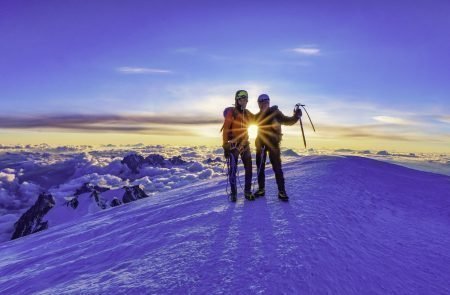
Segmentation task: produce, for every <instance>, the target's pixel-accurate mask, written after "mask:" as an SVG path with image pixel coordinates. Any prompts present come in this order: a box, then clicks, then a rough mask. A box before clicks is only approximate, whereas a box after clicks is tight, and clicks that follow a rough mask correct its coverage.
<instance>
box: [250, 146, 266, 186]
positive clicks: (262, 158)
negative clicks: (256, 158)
mask: <svg viewBox="0 0 450 295" xmlns="http://www.w3.org/2000/svg"><path fill="white" fill-rule="evenodd" d="M265 151H266V146H265V145H263V146H262V147H261V163H259V166H258V167H256V170H257V171H256V172H257V173H256V178H255V180H254V181H253V184H252V190H253V191H254V186H255V182H256V180H257V179H258V178H259V174H260V173H261V170H262V169H261V168H262V164H263V162H265V159H264V153H265Z"/></svg>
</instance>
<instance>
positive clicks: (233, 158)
mask: <svg viewBox="0 0 450 295" xmlns="http://www.w3.org/2000/svg"><path fill="white" fill-rule="evenodd" d="M239 156H241V159H242V163H244V169H245V188H244V191H245V192H251V191H252V155H251V153H250V146H249V145H246V146H245V147H244V148H243V149H242V150H239V149H237V148H236V149H232V150H231V151H230V165H229V168H228V169H229V170H228V175H229V176H228V179H229V181H230V186H231V193H232V194H237V185H236V172H237V168H238V167H237V165H238V160H239Z"/></svg>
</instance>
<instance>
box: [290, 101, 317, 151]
mask: <svg viewBox="0 0 450 295" xmlns="http://www.w3.org/2000/svg"><path fill="white" fill-rule="evenodd" d="M300 107H302V108H303V109H304V110H305V112H306V115H307V116H308V119H309V122H311V126H312V128H313V130H314V132H316V128H314V124H313V122H312V120H311V117H310V116H309V114H308V111H307V110H306V109H305V105H304V104H301V103H298V104H296V105H295V108H294V112H296V113H297V112H298V111H299V110H300ZM299 121H300V128H301V129H302V136H303V143H304V144H305V149H306V138H305V131H304V130H303V123H302V117H300V118H299Z"/></svg>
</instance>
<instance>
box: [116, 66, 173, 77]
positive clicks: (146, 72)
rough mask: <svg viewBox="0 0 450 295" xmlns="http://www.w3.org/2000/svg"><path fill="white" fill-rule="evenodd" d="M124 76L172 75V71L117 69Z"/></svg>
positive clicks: (136, 68) (132, 68)
mask: <svg viewBox="0 0 450 295" xmlns="http://www.w3.org/2000/svg"><path fill="white" fill-rule="evenodd" d="M116 70H117V71H118V72H119V73H122V74H141V75H142V74H170V73H172V71H170V70H164V69H154V68H139V67H120V68H117V69H116Z"/></svg>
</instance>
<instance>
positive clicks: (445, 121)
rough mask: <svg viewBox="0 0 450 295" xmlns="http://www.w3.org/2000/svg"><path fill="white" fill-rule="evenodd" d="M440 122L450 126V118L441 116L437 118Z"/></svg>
mask: <svg viewBox="0 0 450 295" xmlns="http://www.w3.org/2000/svg"><path fill="white" fill-rule="evenodd" d="M437 120H438V121H440V122H442V123H448V124H450V116H439V117H438V118H437Z"/></svg>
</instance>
